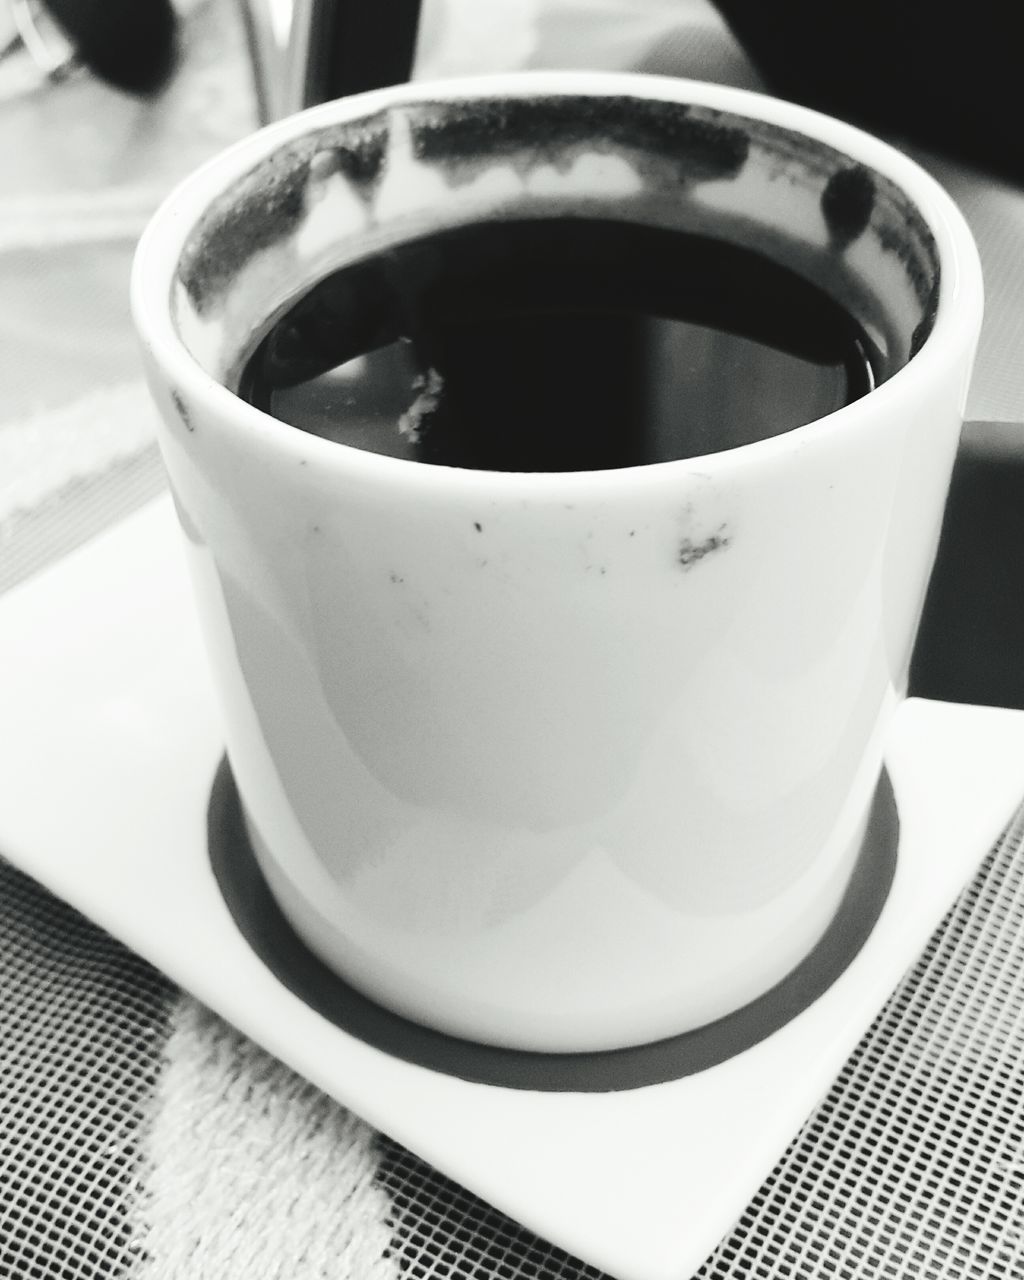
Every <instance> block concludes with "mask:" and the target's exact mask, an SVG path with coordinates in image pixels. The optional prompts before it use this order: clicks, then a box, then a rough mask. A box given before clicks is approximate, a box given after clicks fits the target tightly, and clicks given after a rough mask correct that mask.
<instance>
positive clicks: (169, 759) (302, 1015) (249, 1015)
mask: <svg viewBox="0 0 1024 1280" xmlns="http://www.w3.org/2000/svg"><path fill="white" fill-rule="evenodd" d="M177 539H178V534H177V530H176V528H175V524H174V517H173V513H172V510H171V506H170V502H169V500H168V499H166V498H164V499H160V500H158V501H157V502H154V503H152V504H150V505H149V506H148V507H146V508H144V509H143V510H141V511H140V512H138V513H136V514H135V515H133V516H131V517H129V519H127V520H126V521H124V522H123V523H121V524H119V525H117V526H116V527H115V528H113V529H111V530H109V531H108V532H107V533H105V534H103V535H101V536H100V537H99V538H97V539H95V540H94V541H93V542H91V543H89V544H87V545H86V546H85V547H82V548H80V549H79V550H78V551H76V552H74V553H73V554H72V555H70V556H68V557H67V558H66V559H65V560H63V561H61V562H60V563H59V564H57V565H56V566H54V567H53V568H51V569H49V570H47V571H46V572H45V573H43V574H41V575H40V576H38V577H37V578H34V579H32V580H30V581H29V582H26V583H23V584H22V585H21V586H19V587H17V588H15V589H14V590H13V591H11V592H10V593H8V594H7V595H6V596H4V597H3V598H2V599H0V854H2V855H3V856H4V857H6V858H8V859H10V860H11V861H12V862H14V863H15V864H16V865H18V866H20V867H21V868H22V869H23V870H24V871H26V872H27V873H28V874H29V875H31V876H33V877H35V878H36V879H37V880H38V881H40V882H41V883H42V884H44V885H45V886H46V887H48V888H49V889H50V890H52V891H53V892H54V893H56V894H58V895H59V896H60V897H62V898H64V899H66V900H67V901H68V902H69V903H71V904H72V905H73V906H75V907H76V908H78V909H79V910H80V911H82V912H83V913H84V914H85V915H86V916H88V917H90V918H91V919H92V920H94V921H95V922H96V923H97V924H98V925H100V926H101V927H103V928H104V929H106V930H107V931H108V932H110V933H111V934H113V935H115V936H116V937H118V938H120V939H121V940H122V941H123V942H125V943H126V944H127V945H128V946H129V947H131V948H133V949H134V950H135V951H137V952H139V953H140V954H141V955H143V956H144V957H146V958H147V959H148V960H149V961H151V962H152V963H153V964H154V965H156V966H157V967H158V968H159V969H161V970H163V971H164V972H165V973H166V974H167V975H168V976H169V977H170V978H172V979H173V980H174V981H175V982H177V983H178V984H179V985H180V986H181V987H183V988H184V989H186V990H188V991H191V992H192V993H193V994H194V995H196V996H197V997H198V998H199V999H200V1000H202V1001H204V1002H205V1003H206V1004H207V1005H209V1006H210V1007H211V1008H213V1009H215V1010H217V1011H218V1012H219V1013H220V1014H222V1015H223V1016H224V1017H225V1018H226V1019H227V1020H228V1021H229V1022H231V1023H233V1024H234V1025H235V1026H237V1027H238V1028H239V1029H241V1030H242V1031H244V1032H246V1033H247V1034H248V1035H249V1036H251V1037H252V1038H253V1039H254V1040H255V1041H257V1042H258V1043H260V1044H262V1045H263V1046H264V1047H265V1048H267V1049H268V1050H270V1051H271V1052H272V1053H274V1054H276V1055H277V1056H278V1057H279V1058H281V1059H282V1060H283V1061H284V1062H286V1063H288V1064H289V1065H290V1066H292V1067H293V1068H294V1069H295V1070H296V1071H298V1072H300V1073H301V1074H302V1075H304V1076H305V1077H307V1078H308V1079H309V1080H311V1081H313V1082H314V1083H315V1084H317V1085H318V1086H319V1087H320V1088H322V1089H324V1090H325V1091H326V1092H327V1093H329V1094H331V1095H333V1096H334V1097H335V1098H337V1099H338V1100H339V1101H340V1102H341V1103H343V1104H344V1105H345V1106H347V1107H349V1108H351V1109H352V1110H353V1111H355V1112H357V1113H358V1114H360V1115H361V1116H363V1117H364V1118H365V1119H366V1120H368V1121H369V1122H370V1123H371V1124H373V1125H375V1126H377V1127H378V1128H379V1129H381V1130H383V1131H384V1132H386V1133H388V1134H390V1135H391V1136H392V1137H393V1138H395V1139H396V1140H397V1141H399V1142H401V1143H403V1144H404V1145H405V1146H407V1147H408V1148H409V1149H411V1150H412V1151H414V1152H416V1153H417V1154H419V1155H420V1156H422V1157H423V1158H424V1159H426V1160H428V1161H430V1162H431V1163H432V1164H433V1165H434V1166H436V1167H437V1168H438V1169H439V1170H441V1171H442V1172H444V1173H446V1174H448V1175H449V1176H450V1177H453V1178H455V1179H457V1180H458V1181H459V1182H461V1183H462V1184H463V1185H464V1186H466V1187H467V1188H468V1189H470V1190H472V1191H473V1192H475V1193H476V1194H478V1195H479V1196H481V1197H483V1198H484V1199H486V1200H488V1201H490V1203H492V1204H493V1205H494V1206H495V1207H497V1208H499V1209H500V1210H502V1211H503V1212H505V1213H507V1214H508V1215H510V1216H511V1217H513V1218H516V1219H517V1220H519V1221H520V1222H521V1223H523V1224H524V1225H525V1226H527V1227H528V1228H529V1229H531V1230H533V1231H535V1232H537V1233H538V1234H539V1235H542V1236H544V1237H546V1238H547V1239H548V1240H550V1241H551V1242H552V1243H554V1244H557V1245H559V1246H561V1247H562V1248H564V1249H567V1250H569V1251H570V1252H572V1253H574V1254H576V1255H577V1256H578V1257H580V1258H581V1259H583V1260H585V1261H587V1262H590V1263H592V1264H594V1265H595V1266H597V1267H600V1268H602V1269H604V1270H607V1271H609V1272H611V1273H612V1274H613V1275H615V1276H618V1277H621V1278H622V1280H669V1278H670V1277H671V1278H672V1280H681V1278H682V1277H686V1276H689V1275H691V1274H692V1272H693V1271H694V1270H695V1269H696V1268H697V1267H698V1266H699V1265H700V1264H701V1263H702V1262H703V1261H704V1259H705V1258H706V1257H707V1255H708V1254H709V1253H710V1252H711V1250H712V1249H713V1248H714V1247H715V1245H716V1244H717V1243H718V1242H719V1240H720V1239H721V1238H722V1236H723V1235H724V1234H725V1233H726V1232H727V1231H728V1229H729V1228H730V1227H731V1226H732V1224H733V1223H734V1221H735V1220H736V1218H737V1217H738V1216H739V1215H740V1213H741V1212H742V1211H743V1209H744V1208H745V1207H746V1205H747V1203H748V1201H749V1200H750V1198H751V1196H752V1195H753V1194H754V1193H755V1192H756V1190H757V1189H758V1187H759V1186H760V1184H761V1182H762V1181H763V1179H764V1178H765V1176H766V1175H767V1174H768V1173H769V1172H770V1171H771V1169H772V1167H773V1166H774V1164H775V1163H776V1162H777V1160H778V1158H779V1157H780V1155H781V1154H782V1153H783V1151H784V1150H785V1148H786V1146H787V1145H788V1144H789V1142H790V1141H791V1140H792V1138H793V1137H794V1136H795V1134H796V1133H797V1131H798V1130H799V1128H800V1126H801V1124H802V1123H803V1121H804V1120H805V1118H806V1117H807V1115H808V1113H809V1112H810V1111H811V1110H812V1109H813V1107H814V1105H815V1104H816V1103H817V1101H818V1100H819V1098H820V1097H821V1096H822V1094H823V1093H824V1092H825V1091H826V1090H827V1089H828V1088H829V1086H830V1085H831V1084H832V1082H833V1080H834V1078H835V1076H836V1075H837V1073H838V1072H839V1070H840V1068H841V1067H842V1065H843V1063H844V1061H845V1059H846V1058H847V1056H848V1055H849V1053H850V1051H851V1050H852V1049H853V1048H854V1046H855V1045H856V1043H857V1041H858V1040H859V1039H860V1037H861V1036H862V1034H863V1033H864V1031H865V1030H866V1029H867V1027H868V1026H869V1024H870V1023H871V1021H872V1020H873V1018H874V1017H875V1015H876V1014H877V1013H878V1011H879V1009H880V1008H881V1006H882V1005H883V1003H884V1002H885V1000H886V998H887V996H888V995H889V994H890V992H891V991H892V989H893V988H894V987H895V986H896V985H897V983H898V982H899V980H900V978H901V977H902V976H903V974H904V972H905V971H906V969H907V968H908V967H909V966H910V965H911V964H912V963H913V961H914V960H915V959H916V957H917V955H918V954H919V952H920V951H921V949H922V948H923V947H924V945H925V943H926V942H927V940H928V938H929V936H930V934H931V933H932V931H933V930H934V928H935V927H936V925H937V924H938V923H939V921H940V920H941V918H942V916H943V915H944V913H945V912H946V911H947V909H948V908H949V907H950V905H951V904H952V902H953V900H954V898H955V897H956V894H957V893H958V891H959V890H960V888H961V887H962V886H963V885H964V884H965V883H966V882H967V881H968V880H969V878H970V877H971V875H972V874H973V872H974V871H975V869H976V867H977V866H978V864H979V863H980V861H981V860H982V858H983V857H984V855H985V854H986V853H987V852H988V850H989V849H990V848H991V846H992V844H993V843H994V841H995V840H996V838H997V837H998V835H999V833H1000V831H1001V830H1002V829H1003V827H1004V826H1005V824H1006V823H1007V821H1008V820H1009V818H1010V817H1011V815H1012V813H1013V811H1014V810H1015V809H1016V808H1017V806H1018V804H1019V802H1020V800H1021V797H1022V796H1024V712H1017V711H1004V710H999V709H993V708H981V707H968V706H957V705H952V704H944V703H937V702H927V701H923V700H919V699H916V700H911V701H909V702H907V703H906V704H905V705H904V707H903V708H901V710H900V713H899V715H898V717H897V720H896V724H895V727H894V731H893V734H892V738H891V744H890V747H889V750H888V752H887V757H886V765H887V771H888V774H889V778H890V780H891V783H892V786H893V789H894V792H895V797H896V804H897V808H898V813H899V824H900V827H899V843H898V850H897V862H896V871H895V876H894V879H893V883H892V887H891V890H890V893H889V896H888V899H887V900H886V902H885V905H884V907H883V908H882V911H881V914H880V916H879V918H878V921H877V923H876V925H875V927H874V929H873V930H872V932H871V934H870V936H869V938H868V940H867V942H866V943H865V944H864V946H863V947H862V948H861V950H860V951H859V952H858V953H857V955H856V956H855V957H854V959H853V960H852V962H851V963H850V964H849V966H848V967H847V968H846V969H845V971H844V972H842V974H841V975H840V976H839V977H838V979H837V980H836V981H835V983H834V984H833V985H832V987H830V988H829V989H828V991H826V992H825V994H824V995H822V996H820V997H819V998H818V999H817V1000H816V1001H814V1003H812V1004H811V1005H810V1006H809V1007H807V1008H805V1009H804V1010H803V1011H802V1012H800V1013H799V1014H797V1016H796V1017H794V1018H793V1019H792V1020H791V1021H790V1022H788V1023H786V1024H785V1025H784V1026H782V1027H781V1028H780V1029H778V1030H776V1031H774V1032H773V1033H772V1034H771V1035H769V1036H768V1037H767V1038H766V1039H764V1040H762V1041H761V1042H760V1043H758V1044H756V1045H754V1046H753V1047H751V1048H748V1049H746V1050H744V1051H743V1052H740V1053H738V1054H737V1055H735V1056H734V1057H731V1058H729V1059H727V1060H726V1061H724V1062H722V1063H721V1064H719V1065H717V1066H713V1067H709V1068H707V1069H706V1070H704V1071H701V1072H698V1073H697V1074H693V1075H689V1076H686V1077H684V1078H681V1079H678V1080H672V1081H670V1082H668V1083H663V1084H653V1085H645V1086H643V1087H639V1088H635V1089H626V1090H623V1091H618V1092H606V1093H602V1092H572V1091H561V1092H544V1091H533V1090H529V1089H521V1088H506V1087H502V1086H497V1085H489V1084H479V1083H470V1082H467V1081H466V1080H464V1079H460V1078H457V1077H455V1076H453V1075H449V1074H445V1073H443V1072H441V1071H435V1070H431V1069H428V1068H426V1067H423V1066H418V1065H415V1064H414V1063H411V1062H408V1061H405V1060H403V1059H400V1058H397V1057H393V1056H391V1055H390V1054H388V1053H386V1052H383V1051H381V1050H380V1049H376V1048H373V1047H371V1046H370V1045H369V1044H367V1043H365V1042H364V1041H363V1040H361V1039H358V1038H356V1037H355V1036H353V1035H351V1034H349V1033H348V1032H346V1031H344V1030H341V1029H340V1028H339V1027H338V1026H336V1025H334V1024H333V1023H332V1022H330V1021H328V1020H327V1019H326V1018H324V1017H322V1016H321V1015H320V1014H319V1013H316V1012H314V1011H313V1010H312V1009H311V1008H310V1007H308V1006H307V1005H306V1004H305V1003H303V1001H302V1000H300V999H299V998H298V997H297V996H296V995H294V994H293V993H292V992H291V991H290V990H289V989H288V988H287V987H286V986H284V985H283V984H282V983H281V982H280V981H279V980H278V978H276V977H275V976H274V975H273V974H272V973H271V971H270V970H269V969H268V968H266V967H265V965H264V964H263V962H262V961H261V960H260V959H259V958H258V957H257V955H256V954H255V952H254V951H253V950H251V949H250V947H249V945H248V943H247V942H246V941H245V939H244V937H243V936H242V934H241V932H240V931H239V929H238V928H237V927H236V924H235V922H234V919H233V917H232V915H231V914H230V913H229V910H228V908H227V906H226V905H225V901H224V899H223V898H222V896H221V892H220V890H219V888H218V884H217V882H216V880H215V878H214V874H213V871H212V869H211V863H210V860H209V857H208V851H207V806H208V803H209V799H210V788H211V783H212V780H213V777H214V774H215V771H216V769H217V766H218V763H219V761H220V758H221V755H222V745H221V732H220V728H219V722H218V714H217V709H216V705H215V702H214V699H213V695H212V692H211V688H210V684H209V679H208V676H207V673H206V667H205V659H204V656H203V653H202V649H201V645H200V640H199V636H198V631H197V629H196V626H195V623H194V621H193V614H192V602H191V596H190V593H189V586H188V582H187V578H186V573H185V568H184V561H183V557H182V555H181V551H180V548H179V546H178V543H177Z"/></svg>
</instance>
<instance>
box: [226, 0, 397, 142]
mask: <svg viewBox="0 0 1024 1280" xmlns="http://www.w3.org/2000/svg"><path fill="white" fill-rule="evenodd" d="M240 3H241V8H242V17H243V20H244V22H245V29H246V33H247V37H248V41H249V50H250V55H251V59H252V66H253V79H254V82H255V89H256V98H257V104H258V110H259V115H260V122H261V123H263V124H266V123H267V122H269V121H271V120H278V119H280V118H281V117H282V116H286V115H290V114H291V113H292V112H294V111H299V110H301V109H302V108H303V107H310V106H313V105H315V104H316V103H318V102H329V101H331V100H333V99H334V98H342V97H346V96H347V95H348V94H351V93H360V92H362V91H363V90H366V89H376V88H380V87H382V86H383V85H388V84H399V83H401V82H403V81H405V80H408V79H409V78H410V76H411V74H412V66H413V58H414V56H415V50H416V36H417V31H418V28H419V17H420V0H389V3H387V4H381V3H379V0H363V2H362V3H359V2H358V0H240Z"/></svg>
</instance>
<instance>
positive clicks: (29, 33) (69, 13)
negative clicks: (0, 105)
mask: <svg viewBox="0 0 1024 1280" xmlns="http://www.w3.org/2000/svg"><path fill="white" fill-rule="evenodd" d="M6 10H7V12H6V14H3V13H2V12H0V41H4V40H5V42H4V43H2V44H0V61H3V62H5V63H6V62H8V61H14V55H16V54H19V53H20V54H23V55H24V57H23V58H22V59H21V61H22V62H23V63H25V64H26V66H25V67H23V68H22V69H21V70H20V72H19V76H20V81H19V76H16V78H15V79H16V89H17V92H26V91H28V90H31V89H32V88H38V87H39V86H40V85H41V84H46V83H51V84H52V83H57V82H58V81H61V80H63V79H65V78H66V77H67V75H68V74H69V73H70V72H71V71H73V70H75V69H77V68H78V67H85V68H87V69H88V70H89V71H91V72H92V73H93V74H94V75H96V76H98V77H99V79H101V80H104V81H106V82H107V84H110V85H112V86H113V87H114V88H116V89H121V90H124V91H125V92H127V93H133V94H141V95H147V94H152V93H154V92H156V91H157V90H159V89H161V88H162V87H163V86H164V84H165V83H166V82H167V80H168V79H169V77H170V75H171V72H172V71H173V69H174V66H175V61H176V54H177V39H176V37H177V13H176V10H175V8H174V5H173V3H172V0H6ZM5 17H6V20H7V21H6V25H5V22H4V21H3V19H4V18H5ZM0 96H12V95H11V94H10V93H6V94H4V93H2V86H0Z"/></svg>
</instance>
